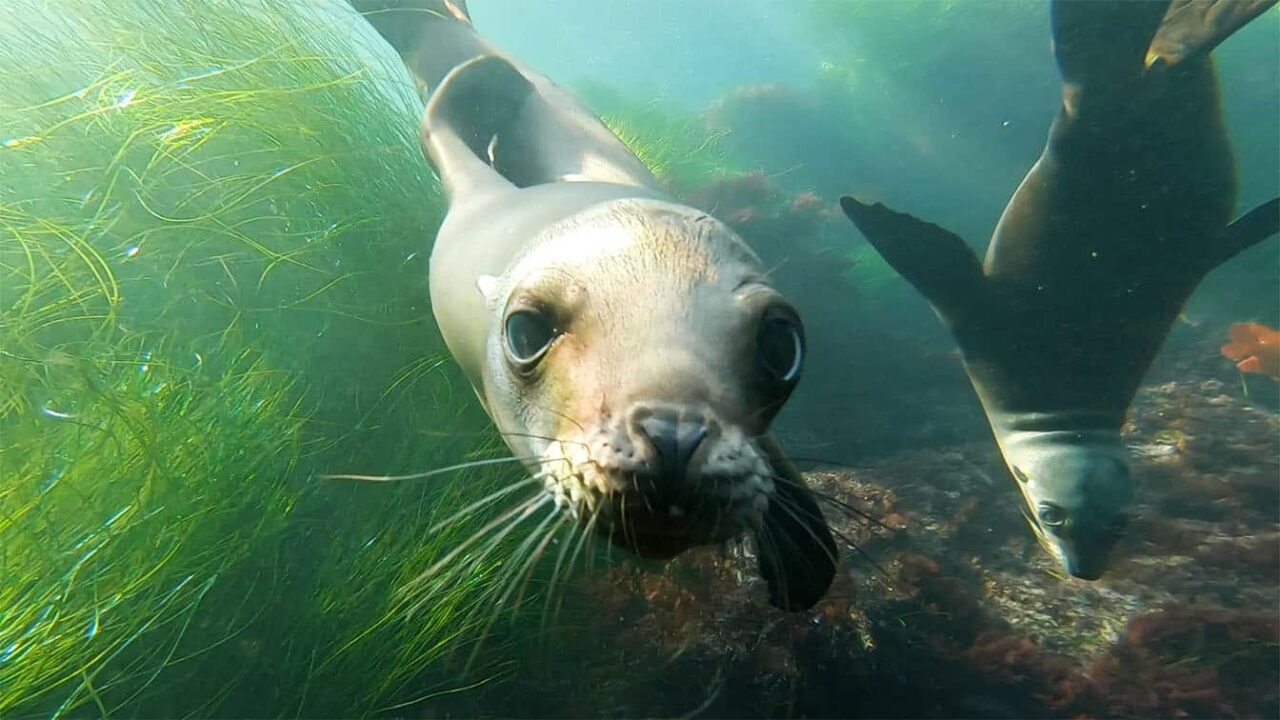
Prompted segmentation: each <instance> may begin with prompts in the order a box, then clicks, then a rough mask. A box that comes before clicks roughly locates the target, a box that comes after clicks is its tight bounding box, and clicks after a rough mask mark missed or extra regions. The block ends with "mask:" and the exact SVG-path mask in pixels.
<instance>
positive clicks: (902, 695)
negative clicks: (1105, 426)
mask: <svg viewBox="0 0 1280 720" xmlns="http://www.w3.org/2000/svg"><path fill="white" fill-rule="evenodd" d="M1209 345H1210V342H1209V341H1206V342H1203V343H1201V344H1200V345H1199V346H1198V348H1199V350H1203V349H1204V348H1205V347H1208V346H1209ZM1223 390H1224V387H1223V385H1222V384H1221V383H1220V382H1218V381H1214V380H1211V381H1203V380H1196V379H1186V380H1174V381H1169V382H1158V383H1156V384H1154V385H1151V386H1149V387H1146V388H1144V389H1143V390H1142V391H1141V393H1140V395H1139V397H1138V399H1137V401H1136V402H1135V404H1134V408H1133V415H1132V422H1131V423H1130V425H1129V427H1128V428H1127V429H1126V436H1127V441H1128V442H1129V444H1130V445H1131V446H1132V447H1133V448H1135V456H1136V457H1135V472H1136V473H1137V475H1138V476H1139V477H1140V478H1142V479H1143V481H1144V482H1143V486H1142V491H1141V493H1140V497H1139V504H1138V507H1137V509H1136V512H1135V519H1134V521H1133V524H1132V527H1131V529H1130V531H1129V533H1128V536H1127V538H1126V540H1125V541H1124V543H1123V545H1122V546H1121V547H1120V548H1119V549H1118V550H1117V557H1116V558H1115V560H1114V562H1113V565H1112V569H1111V571H1110V572H1109V573H1108V575H1107V576H1105V577H1104V578H1103V579H1102V580H1101V581H1098V582H1094V583H1085V582H1080V581H1072V580H1068V579H1064V578H1062V577H1060V576H1058V575H1057V572H1056V568H1055V565H1054V564H1053V562H1052V561H1051V560H1050V559H1049V558H1048V557H1047V555H1046V554H1045V553H1044V551H1043V550H1042V549H1041V548H1040V547H1039V546H1038V545H1037V543H1036V542H1035V540H1034V538H1033V536H1032V535H1031V533H1030V531H1029V530H1028V529H1027V527H1026V525H1025V520H1024V519H1023V518H1022V516H1021V513H1020V503H1021V500H1020V498H1019V497H1018V495H1017V493H1016V488H1014V487H1013V485H1012V482H1011V481H1010V480H1009V479H1008V477H1007V476H1006V474H1005V471H1004V469H1003V466H1002V464H1001V463H1000V460H999V457H998V455H997V454H996V452H995V449H994V447H993V446H992V445H991V444H988V443H965V444H960V445H953V446H946V447H941V448H937V449H922V450H918V451H915V452H911V453H899V454H895V455H891V456H886V457H883V458H879V459H876V460H874V461H868V462H866V463H864V464H863V466H862V467H859V468H857V469H847V470H846V469H827V470H819V471H814V472H810V473H808V478H809V480H810V482H811V484H812V486H813V487H814V488H815V489H816V490H818V491H819V492H822V493H825V494H827V495H829V496H831V497H833V498H835V499H836V500H838V501H839V502H840V503H844V504H847V505H848V506H849V507H850V508H852V509H853V510H856V512H850V511H848V510H841V509H839V508H838V507H836V506H835V505H834V504H833V503H829V507H828V508H827V514H828V517H829V518H831V519H832V520H833V526H834V527H835V528H836V529H837V530H838V531H839V532H840V533H841V535H842V536H843V537H842V540H843V541H844V544H845V545H846V550H845V552H846V554H847V560H846V562H845V564H844V570H845V572H842V573H841V574H840V575H839V576H838V578H837V582H836V584H835V586H834V587H833V588H832V590H831V592H830V593H829V594H828V596H827V597H826V598H825V599H824V600H823V601H822V602H820V603H819V604H818V605H817V606H816V607H815V608H813V609H812V610H811V611H809V612H806V613H801V614H797V615H784V614H781V613H778V612H776V611H775V610H773V609H771V608H769V607H768V606H767V603H766V602H765V600H764V593H763V592H762V588H761V587H760V584H761V583H760V580H759V579H757V578H756V576H755V571H754V566H753V562H752V561H751V559H750V558H748V557H745V556H744V553H743V552H742V551H740V550H739V551H736V552H730V553H717V552H714V551H710V550H708V551H706V552H697V553H694V554H691V555H690V556H688V557H687V558H685V559H683V560H681V561H678V562H676V563H673V564H671V565H670V566H668V567H666V568H661V567H654V566H651V565H649V564H638V563H635V562H633V561H629V560H628V561H623V562H621V563H620V564H618V565H617V566H616V567H615V568H614V569H613V570H612V571H611V572H609V574H608V575H606V576H599V577H594V578H592V577H587V578H584V579H583V580H581V582H582V583H583V584H584V585H583V587H581V588H579V590H578V592H579V593H580V595H581V602H580V603H579V605H578V607H579V608H580V612H581V613H582V615H581V616H578V617H575V618H574V619H573V622H574V623H575V625H576V626H577V627H578V630H577V632H576V637H577V638H578V645H577V647H576V648H575V649H573V650H570V649H567V648H565V647H563V646H561V647H557V648H556V650H555V657H556V658H557V660H556V663H557V664H556V665H555V666H554V669H552V670H548V671H542V670H540V669H539V668H538V666H537V664H536V663H530V664H529V665H528V666H527V668H526V670H527V673H526V677H525V678H524V680H525V681H526V682H525V683H523V684H521V686H520V688H519V690H518V693H519V695H520V697H521V698H522V701H521V703H520V705H519V706H518V707H516V706H510V705H507V704H504V703H502V702H500V701H498V700H497V698H498V693H494V694H493V695H491V696H490V700H489V702H488V703H485V702H479V703H476V704H472V705H465V706H462V707H464V708H465V709H464V710H462V711H461V712H463V714H470V713H476V712H479V713H485V714H490V713H493V714H497V715H500V716H502V715H513V716H521V717H532V716H539V715H544V714H547V713H550V714H554V715H556V716H562V717H563V716H568V717H591V716H601V715H608V716H635V715H639V714H648V715H653V714H663V715H684V714H686V713H697V714H698V716H699V717H776V716H785V717H921V716H951V717H955V716H961V717H1116V716H1120V717H1188V716H1189V717H1273V716H1275V714H1276V713H1277V711H1280V692H1277V685H1276V678H1277V677H1280V663H1278V658H1280V654H1278V651H1280V619H1278V617H1280V616H1278V615H1277V610H1280V608H1278V607H1277V595H1276V587H1277V582H1278V581H1280V573H1278V569H1280V563H1278V562H1277V552H1278V551H1280V526H1278V525H1277V520H1276V519H1277V512H1278V510H1280V497H1278V496H1280V487H1277V485H1276V483H1275V478H1276V477H1277V476H1278V475H1280V465H1278V458H1280V419H1277V417H1276V416H1275V415H1274V414H1272V413H1270V412H1269V411H1266V410H1261V409H1257V408H1254V407H1252V406H1250V405H1249V404H1248V403H1246V402H1242V401H1241V400H1240V399H1239V398H1237V397H1233V396H1231V395H1230V394H1227V393H1224V392H1223ZM864 513H865V515H867V516H869V517H872V518H875V519H876V522H874V523H873V522H869V521H868V520H867V519H866V518H865V517H862V514H864ZM849 543H853V544H856V545H857V546H858V547H859V548H861V552H862V553H865V555H863V554H860V553H859V552H858V551H853V550H851V549H849V548H848V544H849ZM873 563H874V565H873ZM575 652H577V653H580V657H581V665H580V666H574V667H573V668H572V669H570V668H569V667H567V666H566V663H568V662H569V661H568V660H566V659H565V658H566V656H569V655H571V654H573V653H575ZM509 692H513V693H515V692H517V691H509ZM570 698H571V699H572V700H569V699H570ZM452 709H453V710H454V711H457V707H454V708H452ZM435 711H436V712H447V711H448V708H447V706H441V707H440V708H436V710H435Z"/></svg>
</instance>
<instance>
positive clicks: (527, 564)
mask: <svg viewBox="0 0 1280 720" xmlns="http://www.w3.org/2000/svg"><path fill="white" fill-rule="evenodd" d="M556 519H559V520H560V521H563V520H564V519H565V516H564V515H562V514H560V513H559V510H558V508H556V507H555V506H554V505H552V506H551V512H549V513H547V516H546V517H545V518H543V520H542V522H540V523H538V525H537V526H536V527H534V529H533V530H531V531H529V537H527V538H525V539H524V541H523V542H521V543H520V545H519V547H517V548H516V550H515V551H514V552H513V553H512V554H511V555H510V556H509V557H508V558H506V562H504V563H503V573H502V577H501V579H500V580H499V581H498V587H500V588H502V587H505V588H506V589H505V591H503V593H502V596H501V597H499V598H498V600H497V602H495V603H493V610H491V611H490V612H489V619H488V620H486V621H485V624H484V627H483V628H482V629H481V630H480V635H479V636H478V637H477V639H476V642H475V646H474V647H473V648H472V650H471V655H470V656H469V657H468V658H467V662H466V665H465V666H464V667H463V673H464V674H469V673H470V672H471V667H472V664H473V663H474V662H475V660H476V658H477V657H478V656H479V655H480V650H481V649H482V648H483V646H484V643H485V640H487V639H488V638H489V631H490V630H492V629H493V624H494V623H495V622H497V620H498V617H499V616H500V615H501V614H502V612H503V609H504V607H505V606H506V604H507V600H508V598H510V597H511V593H512V592H513V591H514V590H515V589H516V587H517V586H519V585H521V583H520V578H521V577H522V576H523V575H524V573H525V572H526V571H528V570H529V569H531V568H532V566H533V564H534V563H535V562H536V561H537V559H538V554H537V553H532V552H530V551H529V549H530V547H531V546H532V545H533V543H534V542H536V541H537V540H538V539H539V537H540V534H543V531H544V529H545V528H546V527H547V525H548V524H549V523H550V522H551V521H552V520H556ZM522 520H523V518H521V521H522ZM519 523H520V521H517V522H516V523H513V525H512V527H515V526H516V525H518V524H519ZM544 535H545V536H544V537H543V540H544V541H545V540H546V539H547V538H550V537H553V535H552V534H551V533H545V534H544ZM496 547H497V545H496V544H492V545H490V546H489V547H487V548H486V550H485V551H484V554H483V555H482V556H481V558H484V557H487V556H488V555H489V553H491V552H493V550H494V549H495V548H496ZM526 555H527V557H526ZM521 592H522V593H523V589H522V590H521ZM519 605H520V598H519V597H517V598H516V600H515V602H514V603H513V604H512V606H511V607H510V608H509V610H510V612H511V617H512V619H513V620H514V618H515V613H516V608H517V607H518V606H519Z"/></svg>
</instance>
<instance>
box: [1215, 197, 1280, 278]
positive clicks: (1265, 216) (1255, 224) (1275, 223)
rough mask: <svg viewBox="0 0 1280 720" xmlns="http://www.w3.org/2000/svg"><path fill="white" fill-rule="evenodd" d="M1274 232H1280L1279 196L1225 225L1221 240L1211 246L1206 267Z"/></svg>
mask: <svg viewBox="0 0 1280 720" xmlns="http://www.w3.org/2000/svg"><path fill="white" fill-rule="evenodd" d="M1276 233H1280V198H1271V199H1270V200H1268V201H1266V202H1264V203H1262V204H1261V205H1259V206H1258V207H1256V208H1254V209H1252V210H1250V211H1249V212H1247V213H1245V214H1244V215H1241V216H1240V217H1238V218H1236V221H1235V222H1233V223H1231V224H1230V225H1228V226H1227V231H1226V233H1225V234H1224V235H1223V237H1222V240H1221V241H1220V242H1219V243H1218V244H1217V245H1214V246H1213V248H1212V252H1213V256H1212V257H1211V258H1210V264H1209V268H1208V269H1210V270H1212V269H1213V268H1215V267H1217V266H1219V265H1221V264H1222V263H1224V262H1226V261H1228V260H1230V259H1231V258H1233V257H1235V256H1236V255H1238V254H1240V253H1241V252H1243V251H1244V250H1246V249H1248V248H1250V247H1252V246H1253V245H1256V244H1257V243H1260V242H1262V241H1263V240H1266V239H1267V238H1269V237H1271V236H1272V235H1275V234H1276Z"/></svg>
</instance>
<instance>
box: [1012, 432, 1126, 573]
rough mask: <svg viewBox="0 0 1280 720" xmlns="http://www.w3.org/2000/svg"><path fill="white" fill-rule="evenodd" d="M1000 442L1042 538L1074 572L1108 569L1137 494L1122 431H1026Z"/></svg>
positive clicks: (1028, 510) (1056, 555) (1052, 551)
mask: <svg viewBox="0 0 1280 720" xmlns="http://www.w3.org/2000/svg"><path fill="white" fill-rule="evenodd" d="M1000 445H1001V451H1002V453H1003V455H1004V458H1005V462H1006V463H1007V464H1008V466H1009V471H1010V472H1011V473H1012V474H1013V476H1014V479H1015V480H1016V481H1017V483H1018V488H1019V489H1020V490H1021V491H1022V496H1023V499H1024V500H1025V501H1026V510H1025V514H1026V515H1027V521H1028V522H1029V523H1030V524H1031V528H1032V530H1033V531H1034V532H1035V534H1036V536H1037V537H1038V538H1039V540H1040V543H1041V545H1043V546H1044V548H1045V549H1046V550H1047V551H1048V552H1049V554H1051V555H1052V556H1053V557H1054V558H1055V559H1056V560H1057V561H1058V563H1059V564H1060V565H1061V566H1062V568H1063V569H1064V570H1065V571H1066V572H1067V573H1069V574H1070V575H1071V576H1073V577H1076V578H1080V579H1082V580H1097V579H1098V578H1100V577H1102V574H1103V572H1105V571H1106V568H1107V564H1108V561H1109V559H1110V555H1111V551H1112V549H1113V548H1114V547H1115V544H1116V541H1117V540H1119V539H1120V537H1121V535H1122V534H1123V532H1124V529H1125V527H1126V525H1127V524H1128V521H1129V507H1130V505H1131V503H1132V501H1133V495H1134V481H1133V478H1132V476H1131V475H1130V471H1129V463H1128V461H1127V456H1126V454H1125V449H1124V446H1123V444H1122V443H1121V441H1120V435H1119V432H1111V431H1102V430H1078V431H1075V430H1072V431H1068V430H1060V431H1021V432H1013V433H1010V434H1008V435H1006V436H1004V437H1003V438H1001V443H1000Z"/></svg>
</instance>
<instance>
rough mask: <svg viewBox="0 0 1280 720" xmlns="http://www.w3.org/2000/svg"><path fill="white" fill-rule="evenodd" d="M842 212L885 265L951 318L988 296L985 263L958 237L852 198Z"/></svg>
mask: <svg viewBox="0 0 1280 720" xmlns="http://www.w3.org/2000/svg"><path fill="white" fill-rule="evenodd" d="M840 207H841V209H843V210H844V212H845V214H846V215H848V216H849V219H850V220H852V221H853V224H854V225H855V226H857V228H858V230H859V231H861V232H862V235H863V237H865V238H866V239H867V242H869V243H871V246H872V247H874V248H875V249H876V252H878V253H879V254H880V256H881V257H882V258H884V260H885V262H887V263H889V265H890V266H891V267H892V268H893V269H894V270H895V271H896V272H897V273H898V274H899V275H901V276H902V277H903V279H905V280H906V281H907V282H909V283H911V284H912V285H913V286H914V287H915V288H916V289H917V290H919V291H920V294H922V295H924V296H925V298H926V299H927V300H928V301H929V302H930V303H932V304H933V305H934V307H936V308H937V309H938V310H939V311H940V312H942V313H944V314H948V313H952V312H954V311H956V310H958V309H960V308H961V307H963V306H965V305H968V304H971V303H973V302H976V301H977V300H978V299H980V298H981V297H983V296H984V295H985V289H986V284H985V277H984V276H983V274H982V263H981V261H979V260H978V256H977V255H976V254H974V252H973V249H972V248H970V247H969V245H968V243H966V242H965V241H964V240H963V239H962V238H961V237H960V236H959V235H956V234H955V233H953V232H951V231H949V230H946V229H945V228H942V227H939V226H937V225H934V224H932V223H928V222H925V221H923V220H920V219H919V218H916V217H913V216H911V215H908V214H906V213H900V212H896V211H894V210H891V209H889V208H887V207H885V206H884V205H883V204H881V203H876V204H874V205H867V204H866V203H863V202H861V201H859V200H858V199H856V198H854V197H851V196H848V195H846V196H844V197H842V198H840Z"/></svg>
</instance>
